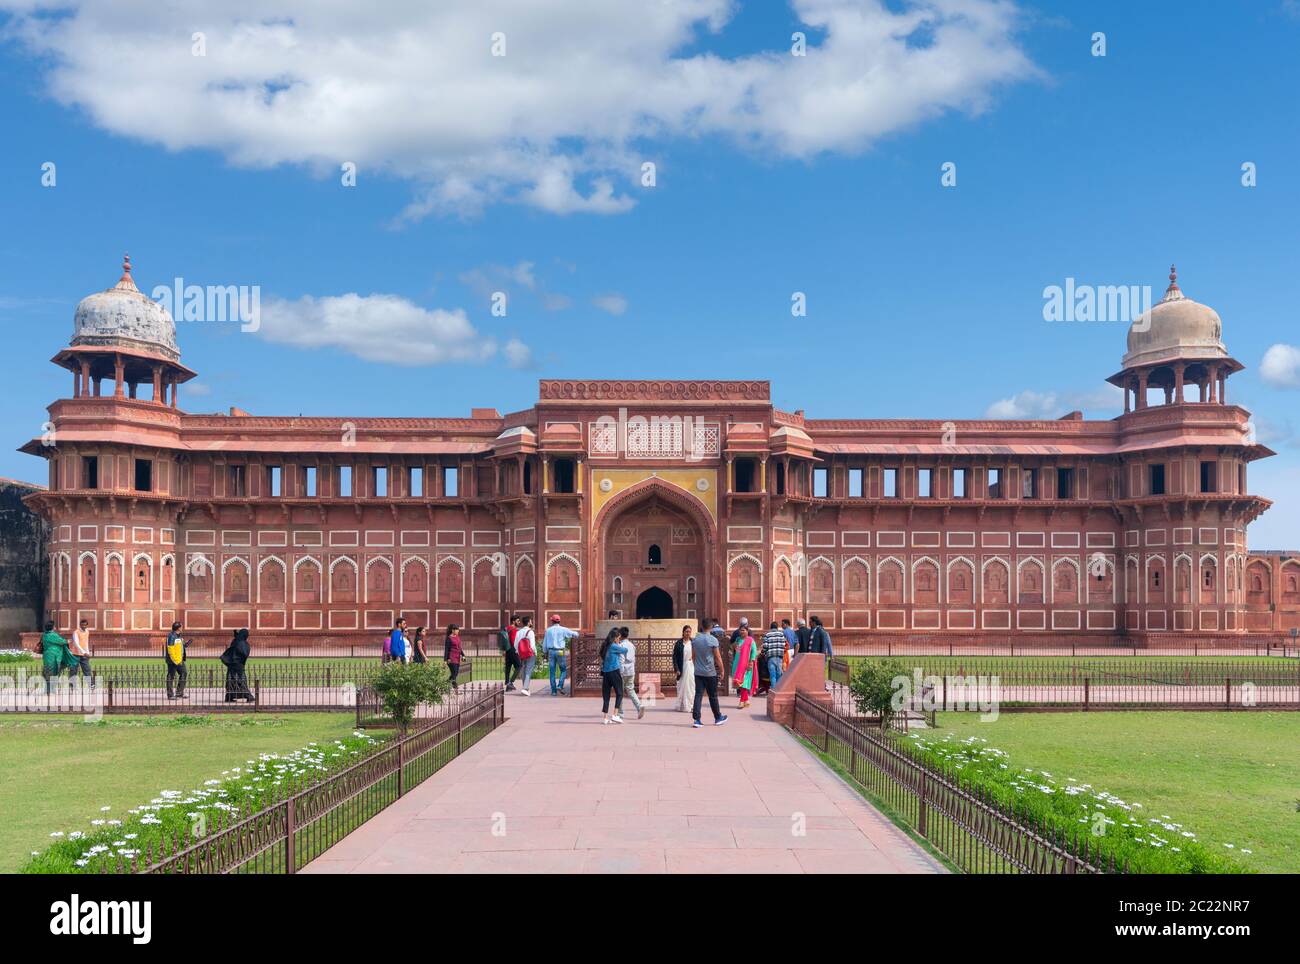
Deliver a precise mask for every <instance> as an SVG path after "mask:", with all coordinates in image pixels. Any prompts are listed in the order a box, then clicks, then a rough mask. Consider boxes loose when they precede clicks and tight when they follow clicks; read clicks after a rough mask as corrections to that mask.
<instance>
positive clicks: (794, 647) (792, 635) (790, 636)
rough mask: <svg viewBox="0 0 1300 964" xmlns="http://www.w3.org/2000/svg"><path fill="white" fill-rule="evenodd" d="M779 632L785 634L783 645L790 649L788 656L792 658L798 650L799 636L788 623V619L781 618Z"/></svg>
mask: <svg viewBox="0 0 1300 964" xmlns="http://www.w3.org/2000/svg"><path fill="white" fill-rule="evenodd" d="M781 632H782V633H784V634H785V645H786V648H787V649H788V650H790V658H791V659H794V654H795V653H797V652H799V636H798V634H797V633H796V632H795V631H794V627H793V626H791V625H790V620H788V619H783V620H781Z"/></svg>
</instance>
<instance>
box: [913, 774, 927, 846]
mask: <svg viewBox="0 0 1300 964" xmlns="http://www.w3.org/2000/svg"><path fill="white" fill-rule="evenodd" d="M929 786H930V777H929V775H928V774H927V773H926V772H925V770H921V792H920V793H919V794H918V795H917V796H918V797H919V798H920V800H919V807H918V808H917V815H916V832H917V833H919V834H920V835H921V836H922V837H924V836H925V830H926V816H925V815H926V810H928V809H929V805H928V803H927V801H928V799H929Z"/></svg>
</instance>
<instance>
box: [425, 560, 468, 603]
mask: <svg viewBox="0 0 1300 964" xmlns="http://www.w3.org/2000/svg"><path fill="white" fill-rule="evenodd" d="M467 578H468V576H467V574H466V569H465V561H464V560H463V559H461V558H460V557H458V556H443V557H442V558H441V559H439V560H438V562H437V563H436V564H435V565H434V570H433V583H434V586H433V592H434V600H435V601H436V602H437V603H438V605H443V604H444V603H446V604H452V603H455V604H459V603H463V602H464V601H465V581H466V579H467Z"/></svg>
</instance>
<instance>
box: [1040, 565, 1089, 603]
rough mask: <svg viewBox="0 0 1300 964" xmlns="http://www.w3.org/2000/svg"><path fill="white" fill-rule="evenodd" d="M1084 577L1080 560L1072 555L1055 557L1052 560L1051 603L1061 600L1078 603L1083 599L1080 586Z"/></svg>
mask: <svg viewBox="0 0 1300 964" xmlns="http://www.w3.org/2000/svg"><path fill="white" fill-rule="evenodd" d="M1062 570H1064V571H1062ZM1071 570H1072V571H1071ZM1082 578H1083V570H1082V569H1081V568H1080V567H1079V560H1077V559H1074V558H1072V557H1070V556H1062V557H1061V558H1059V559H1054V560H1053V561H1052V580H1051V583H1050V590H1049V593H1048V597H1047V601H1048V602H1049V603H1057V602H1061V603H1065V604H1066V605H1077V604H1078V603H1079V602H1080V601H1081V599H1080V593H1079V586H1080V584H1081V582H1082Z"/></svg>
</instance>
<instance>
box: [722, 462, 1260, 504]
mask: <svg viewBox="0 0 1300 964" xmlns="http://www.w3.org/2000/svg"><path fill="white" fill-rule="evenodd" d="M1217 468H1218V463H1216V462H1213V461H1208V462H1201V463H1200V488H1199V491H1200V492H1202V493H1213V492H1217V491H1218V485H1217V476H1218V471H1217ZM1147 470H1148V476H1147V494H1149V495H1164V494H1165V492H1166V489H1165V466H1164V464H1162V463H1154V464H1152V465H1149V466H1147ZM899 471H900V470H899V469H897V468H892V467H886V468H884V469H882V470H881V490H882V495H883V497H884V498H886V499H896V498H899V497H900V496H901V490H900V488H899V484H898V482H899ZM936 471H937V470H936V469H932V468H918V469H917V470H916V494H915V497H916V498H920V499H928V498H932V497H934V495H935V473H936ZM974 472H975V469H971V468H960V467H959V468H954V469H953V470H952V492H951V493H950V494H949V496H948V498H952V499H965V498H970V497H972V483H973V482H974V479H975V476H974ZM984 472H985V474H986V477H987V480H988V496H987V497H988V498H990V499H1001V498H1006V497H1007V496H1008V495H1009V494H1010V493H1009V491H1004V489H1006V486H1005V485H1004V482H1003V473H1002V470H1001V469H997V468H988V469H985V470H984ZM865 473H866V469H863V468H850V469H849V471H848V496H849V498H851V499H858V498H862V496H863V495H865V493H866V488H865V478H866V476H865ZM1238 475H1239V479H1238V487H1239V489H1240V490H1241V491H1243V492H1244V491H1245V466H1244V465H1243V466H1238ZM1039 478H1040V474H1039V472H1037V471H1024V472H1021V473H1020V498H1022V499H1038V498H1042V492H1041V491H1040V487H1039ZM742 491H743V490H742ZM829 491H830V470H829V469H826V468H815V469H813V496H814V497H815V498H818V499H824V498H826V497H827V495H828V494H829ZM1078 497H1079V494H1078V493H1077V492H1076V491H1075V471H1074V469H1072V468H1058V469H1057V470H1056V498H1058V499H1073V498H1078Z"/></svg>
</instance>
